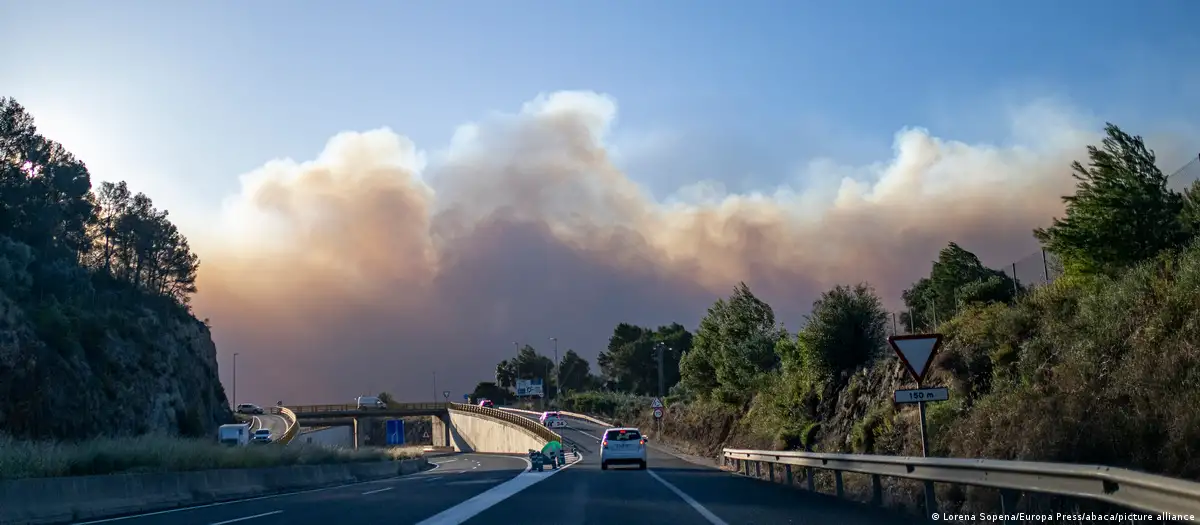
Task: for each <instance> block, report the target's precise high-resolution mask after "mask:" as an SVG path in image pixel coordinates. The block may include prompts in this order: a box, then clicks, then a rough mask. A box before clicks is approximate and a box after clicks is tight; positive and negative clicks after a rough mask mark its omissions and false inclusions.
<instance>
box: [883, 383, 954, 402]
mask: <svg viewBox="0 0 1200 525" xmlns="http://www.w3.org/2000/svg"><path fill="white" fill-rule="evenodd" d="M948 399H950V389H948V388H945V387H942V388H918V389H915V390H897V391H896V402H897V403H922V402H925V401H946V400H948Z"/></svg>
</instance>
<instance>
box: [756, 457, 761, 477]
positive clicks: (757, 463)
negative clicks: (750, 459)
mask: <svg viewBox="0 0 1200 525" xmlns="http://www.w3.org/2000/svg"><path fill="white" fill-rule="evenodd" d="M754 477H756V478H761V477H762V462H761V461H755V462H754Z"/></svg>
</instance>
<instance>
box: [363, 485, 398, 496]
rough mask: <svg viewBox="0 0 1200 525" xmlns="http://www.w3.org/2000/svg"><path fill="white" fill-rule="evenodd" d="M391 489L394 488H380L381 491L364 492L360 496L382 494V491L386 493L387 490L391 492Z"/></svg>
mask: <svg viewBox="0 0 1200 525" xmlns="http://www.w3.org/2000/svg"><path fill="white" fill-rule="evenodd" d="M393 488H394V487H383V488H381V489H375V490H368V491H366V492H364V493H362V495H363V496H368V495H371V494H379V493H380V492H384V491H387V490H392V489H393Z"/></svg>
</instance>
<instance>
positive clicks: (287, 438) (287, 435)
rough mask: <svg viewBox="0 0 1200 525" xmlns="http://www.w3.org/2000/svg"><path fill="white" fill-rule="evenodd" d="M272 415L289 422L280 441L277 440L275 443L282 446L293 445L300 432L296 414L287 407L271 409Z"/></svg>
mask: <svg viewBox="0 0 1200 525" xmlns="http://www.w3.org/2000/svg"><path fill="white" fill-rule="evenodd" d="M271 413H272V414H275V415H277V416H282V417H283V420H284V421H286V422H287V426H286V427H285V428H284V431H283V435H282V436H279V439H277V440H275V442H276V443H279V444H282V445H286V444H288V443H291V442H292V440H293V439H295V437H296V435H297V434H298V433H299V432H300V425H299V424H298V422H297V421H296V413H295V412H292V411H291V410H289V409H288V408H287V407H271Z"/></svg>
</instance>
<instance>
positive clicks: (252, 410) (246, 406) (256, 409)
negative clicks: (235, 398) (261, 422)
mask: <svg viewBox="0 0 1200 525" xmlns="http://www.w3.org/2000/svg"><path fill="white" fill-rule="evenodd" d="M237 413H239V414H262V413H263V409H262V407H260V406H258V405H252V404H250V403H242V404H240V405H238V406H237Z"/></svg>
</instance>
